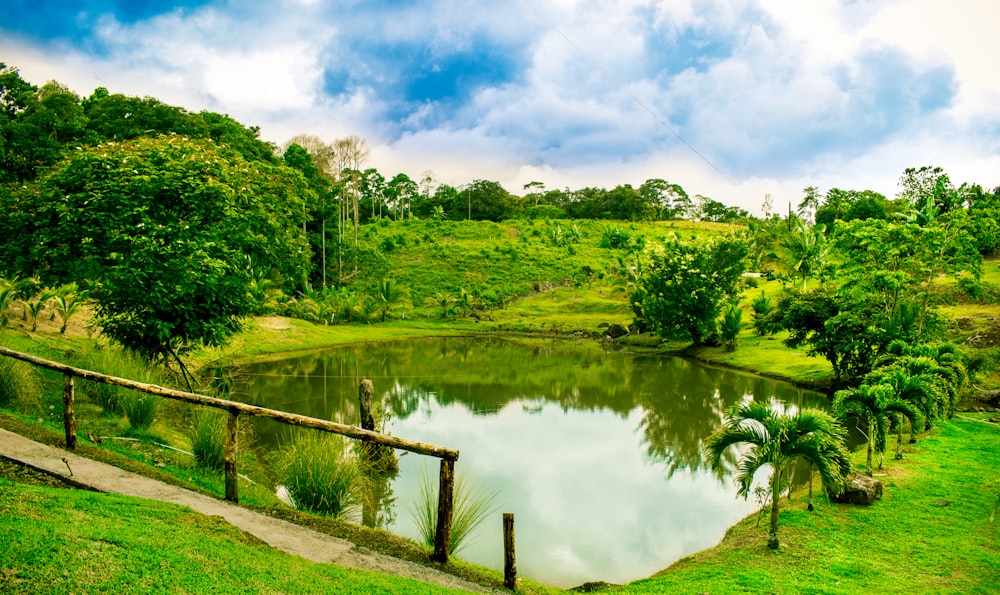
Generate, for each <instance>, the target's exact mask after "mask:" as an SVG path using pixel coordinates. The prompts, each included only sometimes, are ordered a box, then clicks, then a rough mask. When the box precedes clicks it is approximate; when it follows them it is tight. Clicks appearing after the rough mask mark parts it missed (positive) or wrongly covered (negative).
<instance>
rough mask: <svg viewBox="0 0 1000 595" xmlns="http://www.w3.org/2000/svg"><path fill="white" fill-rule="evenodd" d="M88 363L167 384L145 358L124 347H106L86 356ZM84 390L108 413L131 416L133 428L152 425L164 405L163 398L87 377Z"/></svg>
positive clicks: (104, 370)
mask: <svg viewBox="0 0 1000 595" xmlns="http://www.w3.org/2000/svg"><path fill="white" fill-rule="evenodd" d="M84 361H85V363H84V366H85V367H88V368H90V369H91V370H93V371H95V372H101V373H102V374H108V375H110V376H117V377H119V378H127V379H129V380H135V381H137V382H144V383H146V384H158V385H163V384H165V382H164V379H165V377H164V375H163V374H162V373H161V372H160V371H159V370H157V369H155V368H154V367H153V365H152V364H150V363H149V362H147V361H145V360H143V359H142V358H141V357H139V356H137V355H135V354H133V353H130V352H128V351H125V350H121V349H113V348H110V347H104V348H100V349H96V350H94V351H91V352H89V353H87V354H85V355H84ZM80 385H81V389H82V390H83V392H84V393H85V394H86V395H87V396H88V397H89V398H90V399H91V400H93V401H94V402H95V403H96V404H97V405H99V406H100V407H101V409H103V410H104V411H105V412H106V413H113V414H121V415H124V416H125V417H127V418H128V422H129V426H131V427H132V428H133V429H145V428H148V427H149V426H150V425H151V424H152V423H153V420H154V419H155V418H156V414H157V413H158V412H159V408H160V404H161V402H160V397H156V396H154V395H149V394H146V393H140V392H136V391H133V390H131V389H127V388H124V387H121V386H116V385H113V384H105V383H103V382H93V381H90V380H83V381H81V383H80Z"/></svg>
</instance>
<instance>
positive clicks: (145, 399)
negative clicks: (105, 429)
mask: <svg viewBox="0 0 1000 595" xmlns="http://www.w3.org/2000/svg"><path fill="white" fill-rule="evenodd" d="M124 391H125V392H124V393H123V394H122V395H121V396H120V400H119V403H120V404H121V408H122V413H124V414H125V417H127V418H128V425H129V427H131V428H132V429H133V430H145V429H146V428H148V427H149V426H151V425H153V422H154V421H156V414H157V413H159V411H160V397H158V396H156V395H150V394H147V393H143V392H138V391H134V390H129V389H124Z"/></svg>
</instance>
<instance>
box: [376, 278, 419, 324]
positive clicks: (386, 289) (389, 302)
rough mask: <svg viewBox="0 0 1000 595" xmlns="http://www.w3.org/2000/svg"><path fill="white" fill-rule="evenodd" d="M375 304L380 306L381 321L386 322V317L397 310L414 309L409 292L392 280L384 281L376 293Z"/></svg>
mask: <svg viewBox="0 0 1000 595" xmlns="http://www.w3.org/2000/svg"><path fill="white" fill-rule="evenodd" d="M375 302H376V304H377V305H378V312H379V320H380V321H381V322H385V318H386V316H387V315H388V314H389V313H390V312H395V311H397V310H408V309H410V308H411V307H412V303H411V302H410V298H409V292H407V291H406V289H405V288H403V287H400V286H399V284H397V283H396V282H394V281H393V280H392V279H383V280H382V283H381V284H379V287H378V291H377V292H376V293H375Z"/></svg>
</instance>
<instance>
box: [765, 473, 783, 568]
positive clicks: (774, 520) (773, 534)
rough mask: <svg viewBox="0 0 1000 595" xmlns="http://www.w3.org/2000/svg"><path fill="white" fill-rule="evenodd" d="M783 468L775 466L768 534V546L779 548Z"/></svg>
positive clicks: (774, 548)
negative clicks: (779, 513)
mask: <svg viewBox="0 0 1000 595" xmlns="http://www.w3.org/2000/svg"><path fill="white" fill-rule="evenodd" d="M780 491H781V470H780V469H779V468H777V467H775V468H774V475H773V476H772V477H771V531H770V533H769V534H768V536H767V547H768V548H770V549H772V550H776V549H778V545H779V544H778V502H779V501H780V500H781V495H780Z"/></svg>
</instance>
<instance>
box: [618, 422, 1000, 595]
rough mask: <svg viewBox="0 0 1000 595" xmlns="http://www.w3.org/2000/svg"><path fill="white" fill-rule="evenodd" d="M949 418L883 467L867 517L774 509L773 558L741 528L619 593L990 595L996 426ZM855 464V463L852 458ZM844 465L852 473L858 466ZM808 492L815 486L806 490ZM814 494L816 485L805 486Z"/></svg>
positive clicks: (998, 483) (995, 568)
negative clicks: (878, 495) (777, 519)
mask: <svg viewBox="0 0 1000 595" xmlns="http://www.w3.org/2000/svg"><path fill="white" fill-rule="evenodd" d="M981 420H982V416H975V417H972V416H965V415H961V416H958V417H956V418H955V419H953V420H951V421H948V422H945V423H942V424H941V425H940V427H939V428H938V429H936V430H934V431H933V432H931V433H930V434H929V435H928V436H927V437H926V438H924V439H923V440H921V441H920V442H918V443H917V444H915V445H910V446H909V447H908V452H907V454H906V458H905V459H904V460H903V461H892V460H889V461H886V466H885V468H884V469H883V471H882V472H881V473H883V474H884V477H879V479H880V480H881V481H882V482H883V483H884V484H885V494H884V496H883V498H882V500H881V501H879V502H876V503H875V504H874V505H873V506H871V507H861V506H845V505H831V504H827V503H826V500H825V498H824V497H823V496H820V497H819V498H817V499H816V502H817V506H816V510H815V511H813V512H808V511H806V509H805V498H804V494H803V493H802V491H801V490H800V491H799V492H798V493H797V494H796V495H795V496H794V498H793V501H792V502H787V503H783V504H782V505H783V510H782V513H781V524H780V526H779V537H780V539H781V542H782V544H781V548H780V549H779V550H778V551H771V550H768V549H767V546H766V543H765V542H766V541H767V520H766V519H765V520H764V521H763V522H762V524H761V526H760V527H757V526H756V518H755V517H751V518H748V519H746V520H744V521H743V522H742V523H740V524H738V525H736V526H735V527H733V528H732V529H731V530H730V531H729V533H728V534H727V536H726V538H725V540H723V542H722V543H721V544H720V545H719V546H718V547H716V548H713V549H710V550H706V551H704V552H700V553H698V554H696V555H694V556H690V557H688V558H685V559H683V560H680V561H678V562H677V563H676V564H674V565H672V566H671V567H670V568H667V569H666V570H664V571H663V572H661V573H659V574H657V575H656V576H654V577H651V578H649V579H646V580H643V581H637V582H635V583H632V584H631V585H628V587H627V588H625V589H622V590H621V591H622V592H626V593H907V594H912V593H984V594H985V593H996V592H997V590H998V589H1000V539H998V531H1000V525H998V523H997V522H992V521H991V520H990V515H991V514H992V513H993V512H994V511H995V510H996V506H997V504H998V497H1000V463H998V459H997V453H998V452H1000V426H998V425H997V424H996V423H984V422H983V421H981ZM858 454H859V455H860V454H861V453H858ZM855 462H856V463H858V464H859V466H860V463H862V459H861V457H860V456H858V457H856V459H855ZM817 483H818V482H817ZM817 489H818V485H817Z"/></svg>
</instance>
